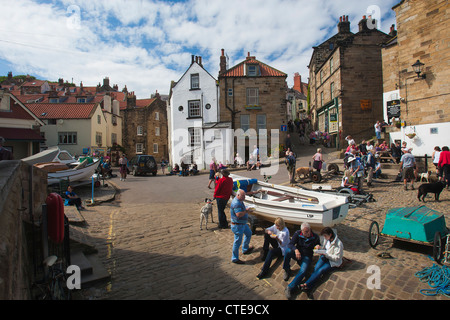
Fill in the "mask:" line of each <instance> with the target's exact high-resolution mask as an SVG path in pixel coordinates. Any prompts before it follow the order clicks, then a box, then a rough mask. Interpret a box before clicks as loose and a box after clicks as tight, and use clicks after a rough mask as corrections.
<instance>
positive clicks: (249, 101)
mask: <svg viewBox="0 0 450 320" xmlns="http://www.w3.org/2000/svg"><path fill="white" fill-rule="evenodd" d="M252 91H254V93H256V94H254V95H252V94H251V93H252ZM246 102H247V106H259V88H246ZM252 102H255V103H252Z"/></svg>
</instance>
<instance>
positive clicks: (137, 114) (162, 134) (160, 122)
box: [121, 92, 169, 162]
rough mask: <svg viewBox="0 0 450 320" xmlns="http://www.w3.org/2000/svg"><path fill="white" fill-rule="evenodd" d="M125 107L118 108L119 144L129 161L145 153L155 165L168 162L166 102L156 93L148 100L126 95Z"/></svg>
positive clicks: (130, 94) (130, 93) (129, 94)
mask: <svg viewBox="0 0 450 320" xmlns="http://www.w3.org/2000/svg"><path fill="white" fill-rule="evenodd" d="M126 99H127V105H126V106H124V107H121V114H122V117H123V130H122V141H123V145H122V146H123V147H124V148H125V150H126V151H125V152H126V155H127V158H128V159H131V158H132V157H134V156H135V155H137V154H148V155H152V156H154V157H155V159H156V161H157V162H160V161H161V160H162V159H163V158H164V159H168V157H169V149H168V130H167V109H166V102H165V101H162V100H161V98H160V96H159V94H155V96H154V98H151V99H136V96H135V94H134V92H129V93H127V98H126Z"/></svg>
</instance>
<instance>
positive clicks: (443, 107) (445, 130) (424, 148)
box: [382, 0, 450, 155]
mask: <svg viewBox="0 0 450 320" xmlns="http://www.w3.org/2000/svg"><path fill="white" fill-rule="evenodd" d="M392 9H393V10H394V11H395V14H396V22H397V36H396V37H395V38H394V39H392V40H391V41H390V42H388V43H387V44H386V45H385V46H384V47H383V49H382V57H383V93H384V94H383V96H384V117H385V120H386V121H388V120H389V122H391V123H394V124H395V123H396V122H398V123H403V126H402V127H401V128H400V129H395V127H394V128H393V129H392V130H393V131H392V132H390V139H391V140H392V141H393V140H402V141H406V142H407V143H408V145H409V146H410V147H412V148H413V154H414V155H424V154H428V155H430V154H431V153H432V151H433V148H434V146H440V147H442V146H443V145H448V144H449V143H448V136H449V135H450V125H449V124H450V86H449V80H448V79H449V78H450V68H449V61H450V47H449V45H448V39H449V36H450V28H449V27H450V23H449V21H450V19H449V9H450V7H449V4H448V1H446V0H430V1H419V0H403V1H400V2H399V3H398V4H397V5H395V6H394V7H393V8H392ZM417 61H419V62H420V64H423V65H422V66H421V70H420V74H417V73H416V71H415V70H414V67H413V65H415V64H416V62H417ZM412 135H414V137H413V138H410V137H411V136H412Z"/></svg>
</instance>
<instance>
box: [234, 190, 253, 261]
mask: <svg viewBox="0 0 450 320" xmlns="http://www.w3.org/2000/svg"><path fill="white" fill-rule="evenodd" d="M244 200H245V191H244V190H242V189H239V190H238V191H237V192H236V197H235V198H234V199H233V201H231V205H230V216H231V231H232V232H233V233H234V242H233V250H232V255H231V262H233V263H236V264H244V263H245V262H244V261H242V260H240V259H239V249H240V247H241V244H242V253H243V254H250V253H251V252H252V251H253V247H250V240H251V238H252V230H251V229H250V227H249V226H248V224H247V221H248V214H249V213H250V211H249V210H248V209H247V208H246V207H245V204H244ZM242 240H243V241H244V243H242Z"/></svg>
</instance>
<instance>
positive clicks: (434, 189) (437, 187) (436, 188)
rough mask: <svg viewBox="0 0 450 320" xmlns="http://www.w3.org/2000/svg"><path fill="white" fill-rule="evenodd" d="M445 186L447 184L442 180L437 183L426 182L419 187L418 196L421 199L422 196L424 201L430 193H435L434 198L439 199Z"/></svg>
mask: <svg viewBox="0 0 450 320" xmlns="http://www.w3.org/2000/svg"><path fill="white" fill-rule="evenodd" d="M444 188H445V184H444V183H443V182H442V181H438V182H435V183H424V184H421V185H420V187H419V192H418V194H417V198H418V199H419V201H420V197H422V201H423V202H425V197H426V196H427V194H428V193H434V199H435V200H436V201H439V195H440V194H441V192H442V190H443V189H444Z"/></svg>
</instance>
